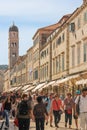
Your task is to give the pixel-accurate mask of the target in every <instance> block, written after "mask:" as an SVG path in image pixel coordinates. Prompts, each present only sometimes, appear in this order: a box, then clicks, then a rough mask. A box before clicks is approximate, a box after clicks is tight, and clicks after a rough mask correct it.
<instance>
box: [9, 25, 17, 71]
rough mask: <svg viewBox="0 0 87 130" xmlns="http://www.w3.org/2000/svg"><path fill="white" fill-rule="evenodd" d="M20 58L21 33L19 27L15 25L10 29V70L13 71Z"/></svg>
mask: <svg viewBox="0 0 87 130" xmlns="http://www.w3.org/2000/svg"><path fill="white" fill-rule="evenodd" d="M18 57H19V32H18V27H17V26H15V25H14V24H13V25H12V26H11V27H10V28H9V38H8V59H9V69H11V68H12V67H13V66H14V64H15V63H16V61H17V59H18Z"/></svg>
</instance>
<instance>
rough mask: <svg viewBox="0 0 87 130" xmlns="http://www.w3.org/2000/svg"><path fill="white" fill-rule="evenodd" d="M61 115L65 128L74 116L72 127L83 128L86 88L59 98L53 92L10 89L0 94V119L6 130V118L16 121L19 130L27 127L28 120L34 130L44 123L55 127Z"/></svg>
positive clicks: (86, 112)
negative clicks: (32, 92) (33, 124)
mask: <svg viewBox="0 0 87 130" xmlns="http://www.w3.org/2000/svg"><path fill="white" fill-rule="evenodd" d="M62 114H64V115H65V122H64V123H65V124H64V125H65V126H64V127H65V128H69V129H71V128H72V118H74V120H75V127H76V130H79V129H80V130H87V88H83V89H82V90H76V92H75V96H74V97H73V96H72V94H71V93H67V94H66V97H65V98H63V99H62V98H61V96H60V95H59V94H56V93H50V94H49V93H46V94H43V93H34V94H31V93H30V92H29V93H28V94H22V93H20V92H10V93H4V94H1V96H0V119H2V118H4V119H5V128H6V129H8V128H9V118H13V119H14V123H15V120H16V121H18V124H16V125H18V129H19V130H29V128H30V123H31V120H32V121H33V122H35V128H36V130H44V129H45V128H44V126H45V125H49V127H56V128H59V127H60V120H61V116H62ZM78 118H80V126H79V125H78ZM14 125H15V124H14Z"/></svg>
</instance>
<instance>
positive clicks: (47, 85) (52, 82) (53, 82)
mask: <svg viewBox="0 0 87 130" xmlns="http://www.w3.org/2000/svg"><path fill="white" fill-rule="evenodd" d="M55 82H56V81H51V82H49V83H48V84H45V85H44V86H43V87H41V88H40V89H39V91H41V90H42V89H43V88H48V87H49V86H50V85H53V84H55Z"/></svg>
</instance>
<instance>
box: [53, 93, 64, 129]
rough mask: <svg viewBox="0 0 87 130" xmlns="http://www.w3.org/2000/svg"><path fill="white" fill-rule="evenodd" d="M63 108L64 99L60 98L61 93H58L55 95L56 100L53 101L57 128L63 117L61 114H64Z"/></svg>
mask: <svg viewBox="0 0 87 130" xmlns="http://www.w3.org/2000/svg"><path fill="white" fill-rule="evenodd" d="M61 109H63V105H62V100H61V99H60V98H59V95H58V94H56V95H55V96H54V100H53V101H52V110H53V115H54V123H55V127H57V128H58V127H59V126H58V123H59V122H60V119H61V114H62V110H61Z"/></svg>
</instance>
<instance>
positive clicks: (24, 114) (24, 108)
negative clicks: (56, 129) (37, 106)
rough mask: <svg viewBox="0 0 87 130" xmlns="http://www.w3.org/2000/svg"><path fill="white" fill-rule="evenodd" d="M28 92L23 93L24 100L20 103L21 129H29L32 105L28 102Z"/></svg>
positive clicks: (18, 114) (18, 113) (18, 115)
mask: <svg viewBox="0 0 87 130" xmlns="http://www.w3.org/2000/svg"><path fill="white" fill-rule="evenodd" d="M27 100H28V97H27V94H23V96H22V101H21V102H20V103H19V104H18V108H17V118H18V128H19V130H29V127H30V114H31V111H32V110H31V106H30V105H29V104H28V101H27Z"/></svg>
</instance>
